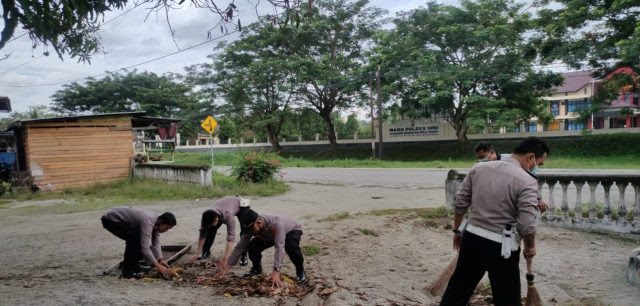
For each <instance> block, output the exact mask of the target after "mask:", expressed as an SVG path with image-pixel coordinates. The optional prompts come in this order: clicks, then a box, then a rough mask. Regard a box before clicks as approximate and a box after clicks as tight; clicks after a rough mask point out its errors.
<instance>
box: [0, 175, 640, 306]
mask: <svg viewBox="0 0 640 306" xmlns="http://www.w3.org/2000/svg"><path fill="white" fill-rule="evenodd" d="M290 185H291V187H292V189H291V191H290V192H288V193H286V194H284V195H281V196H275V197H266V198H252V206H253V208H254V209H255V210H256V211H258V212H260V213H284V214H288V215H291V216H293V217H296V218H298V220H299V221H300V223H301V224H302V226H303V231H304V235H303V239H302V245H303V246H304V245H313V246H317V247H318V248H319V253H318V254H316V255H314V256H307V257H306V258H305V261H306V262H305V265H306V269H307V271H308V275H309V277H310V278H312V279H314V278H315V279H317V278H321V279H323V280H326V282H327V283H328V285H329V286H331V287H335V288H336V289H337V291H335V292H334V293H332V294H330V295H329V296H328V297H325V298H324V299H323V298H320V297H319V296H318V295H317V294H315V293H312V294H309V295H307V296H306V297H305V298H304V299H302V300H298V299H296V298H287V299H284V300H280V299H275V298H253V297H250V298H240V297H232V298H229V297H225V296H223V295H220V294H219V293H216V292H214V290H213V289H212V288H203V287H190V286H175V285H174V284H173V283H172V282H170V281H160V280H156V281H153V282H143V281H127V280H121V279H118V278H117V277H115V276H100V273H101V271H102V269H104V268H105V267H107V266H109V265H110V264H112V263H114V262H117V261H118V260H120V258H121V254H122V251H123V249H124V243H123V242H122V241H120V240H118V239H117V238H116V237H114V236H112V235H111V234H110V233H108V232H107V231H106V230H104V229H103V228H102V226H101V224H100V222H99V217H100V216H101V215H102V213H103V212H98V211H96V212H85V213H74V214H63V215H42V216H32V217H6V216H5V217H2V216H0V245H1V246H0V297H2V298H1V301H0V304H1V305H52V304H53V305H63V304H93V305H95V304H113V305H131V304H163V305H189V304H192V305H204V304H208V305H211V304H224V305H271V304H287V305H296V304H301V305H321V304H324V305H394V304H395V305H431V304H434V303H437V302H438V299H437V298H432V297H430V296H428V295H426V294H425V293H424V291H423V290H422V288H423V287H424V286H425V285H426V284H427V283H428V282H429V281H431V280H433V279H434V278H435V277H436V276H437V275H438V273H439V272H440V271H441V270H442V269H443V268H444V267H445V266H446V265H447V264H448V262H449V260H450V259H451V257H452V256H453V251H452V248H451V233H450V231H449V230H446V229H444V228H438V227H437V226H436V227H433V226H429V225H426V224H425V222H424V220H423V219H420V218H418V217H411V216H410V215H405V214H399V215H383V216H375V215H371V214H367V212H369V211H371V210H375V209H384V208H423V207H437V206H440V205H441V204H442V203H444V190H443V189H441V188H440V189H437V188H436V189H429V188H427V189H419V188H418V189H416V188H410V189H403V188H398V187H393V188H391V187H376V186H360V187H353V186H350V187H344V186H340V185H331V184H326V185H320V184H300V183H293V184H290ZM211 203H212V200H201V201H184V202H166V203H154V204H153V205H145V207H146V208H148V209H150V210H153V211H156V212H163V211H166V210H169V211H172V212H174V213H175V214H176V216H177V217H178V226H177V227H175V228H174V229H172V230H171V231H169V232H168V233H166V234H163V235H162V236H161V240H162V242H163V243H164V244H186V243H193V242H195V240H196V238H197V237H196V236H197V228H198V224H199V215H200V214H201V212H202V211H203V209H204V208H205V207H208V206H209V205H210V204H211ZM343 211H348V212H350V213H351V214H350V215H349V217H347V218H342V219H339V220H335V221H326V220H323V219H325V218H326V217H327V216H331V215H333V214H336V213H339V212H343ZM0 214H2V210H0ZM221 232H224V230H222V231H221ZM223 235H224V233H221V234H220V233H219V235H218V238H217V240H218V241H216V243H215V244H214V256H220V255H221V253H222V249H223V246H222V243H220V240H222V238H223V237H224V236H223ZM538 241H539V242H538V254H539V255H538V256H537V257H536V258H535V262H534V269H535V270H536V271H537V274H538V275H537V278H536V280H537V287H538V290H539V292H540V294H541V296H542V297H543V299H544V300H546V301H547V304H551V305H554V304H556V305H569V304H573V305H585V304H589V305H601V304H602V305H639V304H640V289H639V288H634V287H631V286H630V285H628V283H627V282H626V280H625V277H624V273H625V270H626V265H627V260H628V254H629V252H630V251H631V250H632V249H634V248H636V247H638V243H637V242H633V241H630V240H628V239H619V238H612V237H610V236H604V235H598V234H590V233H583V232H574V231H569V230H563V229H553V228H548V227H541V228H540V229H539V240H538ZM272 256H273V251H272V250H269V251H268V252H266V253H265V254H264V256H263V257H264V258H263V266H264V267H265V268H266V269H270V266H271V260H272ZM247 269H248V268H247V267H234V268H233V270H232V272H233V273H234V274H236V275H241V274H242V273H244V272H245V271H246V270H247ZM522 271H524V262H523V263H522ZM284 272H285V273H289V274H293V266H292V264H291V263H290V261H289V260H288V258H285V268H284ZM522 284H523V285H522V292H523V294H525V293H526V283H525V281H524V273H523V274H522Z"/></svg>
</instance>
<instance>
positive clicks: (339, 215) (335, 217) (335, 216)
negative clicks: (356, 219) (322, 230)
mask: <svg viewBox="0 0 640 306" xmlns="http://www.w3.org/2000/svg"><path fill="white" fill-rule="evenodd" d="M351 217H352V216H351V214H349V212H347V211H343V212H339V213H335V214H333V215H330V216H328V217H326V218H322V219H320V220H319V221H341V220H345V219H349V218H351Z"/></svg>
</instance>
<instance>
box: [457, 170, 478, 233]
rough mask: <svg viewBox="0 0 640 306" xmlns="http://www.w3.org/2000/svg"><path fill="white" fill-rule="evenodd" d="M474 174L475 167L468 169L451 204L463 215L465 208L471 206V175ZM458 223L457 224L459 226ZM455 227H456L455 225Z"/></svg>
mask: <svg viewBox="0 0 640 306" xmlns="http://www.w3.org/2000/svg"><path fill="white" fill-rule="evenodd" d="M475 174H476V170H475V168H473V169H471V171H469V174H467V176H466V177H465V178H464V180H463V181H462V187H460V190H458V192H457V193H456V199H455V202H454V204H453V209H454V212H455V213H456V214H462V215H464V214H465V212H466V211H467V208H469V206H471V195H472V192H473V183H472V182H473V177H474V176H475ZM459 225H460V224H458V226H459ZM456 228H457V227H456Z"/></svg>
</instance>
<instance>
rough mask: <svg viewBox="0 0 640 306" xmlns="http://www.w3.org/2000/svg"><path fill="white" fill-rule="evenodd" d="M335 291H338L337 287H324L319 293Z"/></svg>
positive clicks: (327, 293)
mask: <svg viewBox="0 0 640 306" xmlns="http://www.w3.org/2000/svg"><path fill="white" fill-rule="evenodd" d="M336 291H338V288H337V287H333V288H324V289H322V291H320V295H329V294H332V293H334V292H336Z"/></svg>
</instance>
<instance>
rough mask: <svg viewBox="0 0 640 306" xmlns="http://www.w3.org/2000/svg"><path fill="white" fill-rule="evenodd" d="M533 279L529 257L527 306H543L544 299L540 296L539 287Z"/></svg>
mask: <svg viewBox="0 0 640 306" xmlns="http://www.w3.org/2000/svg"><path fill="white" fill-rule="evenodd" d="M533 279H534V275H533V271H532V269H531V258H529V259H527V302H526V303H525V306H542V299H541V298H540V294H538V289H536V286H535V283H534V282H533Z"/></svg>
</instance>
